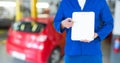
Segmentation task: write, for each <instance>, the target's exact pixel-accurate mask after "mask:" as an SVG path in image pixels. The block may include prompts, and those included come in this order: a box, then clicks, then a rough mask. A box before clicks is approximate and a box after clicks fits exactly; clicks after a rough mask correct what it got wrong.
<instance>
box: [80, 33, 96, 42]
mask: <svg viewBox="0 0 120 63" xmlns="http://www.w3.org/2000/svg"><path fill="white" fill-rule="evenodd" d="M97 37H98V34H97V33H94V39H95V38H97ZM80 41H82V42H88V43H90V42H91V41H89V40H80Z"/></svg>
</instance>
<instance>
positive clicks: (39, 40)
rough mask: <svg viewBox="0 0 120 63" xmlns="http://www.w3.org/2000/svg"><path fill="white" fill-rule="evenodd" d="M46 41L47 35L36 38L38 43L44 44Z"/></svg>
mask: <svg viewBox="0 0 120 63" xmlns="http://www.w3.org/2000/svg"><path fill="white" fill-rule="evenodd" d="M46 40H47V35H40V36H38V38H37V41H38V42H45V41H46Z"/></svg>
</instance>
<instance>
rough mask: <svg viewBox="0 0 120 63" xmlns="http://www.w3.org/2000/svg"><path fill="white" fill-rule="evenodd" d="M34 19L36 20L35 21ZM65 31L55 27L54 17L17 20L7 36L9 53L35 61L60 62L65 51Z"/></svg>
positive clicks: (45, 62)
mask: <svg viewBox="0 0 120 63" xmlns="http://www.w3.org/2000/svg"><path fill="white" fill-rule="evenodd" d="M33 21H34V22H33ZM64 44H65V33H63V34H60V33H58V32H56V31H55V29H54V27H53V18H51V17H47V18H37V19H32V18H26V19H23V20H21V21H19V22H15V23H14V24H13V25H12V27H11V28H10V30H9V33H8V37H7V44H6V49H7V53H8V54H9V55H11V56H12V57H15V58H17V59H21V60H25V61H30V62H35V63H58V61H59V60H60V57H61V56H62V55H63V52H64Z"/></svg>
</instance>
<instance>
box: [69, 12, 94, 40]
mask: <svg viewBox="0 0 120 63" xmlns="http://www.w3.org/2000/svg"><path fill="white" fill-rule="evenodd" d="M72 19H73V22H74V24H73V26H72V33H71V35H72V36H71V39H72V40H90V41H91V40H94V21H95V13H94V12H73V14H72Z"/></svg>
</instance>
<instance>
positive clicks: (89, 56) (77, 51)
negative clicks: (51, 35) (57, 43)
mask: <svg viewBox="0 0 120 63" xmlns="http://www.w3.org/2000/svg"><path fill="white" fill-rule="evenodd" d="M73 12H94V13H95V25H94V26H95V27H94V29H95V30H94V31H95V33H97V34H98V37H97V38H95V39H94V40H93V41H91V42H90V43H85V42H81V41H73V40H71V28H69V29H67V28H64V29H62V30H61V21H62V20H64V19H66V18H72V13H73ZM86 26H87V25H86ZM54 27H55V29H56V31H57V32H59V33H62V32H63V31H66V44H65V57H64V59H65V63H69V61H70V63H83V62H84V63H98V62H99V63H102V51H101V41H102V40H103V39H105V37H107V36H108V34H109V33H110V32H111V31H112V29H113V18H112V15H111V12H110V9H109V7H108V5H107V3H106V1H105V0H86V3H85V6H84V8H83V9H82V10H81V8H80V6H79V4H78V1H77V0H62V1H61V3H60V6H59V9H58V11H57V14H56V16H55V19H54ZM88 32H89V31H88ZM95 59H96V60H95ZM87 60H90V61H92V62H90V61H87ZM97 60H98V62H96V61H97ZM73 61H76V62H73ZM77 61H78V62H77Z"/></svg>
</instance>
